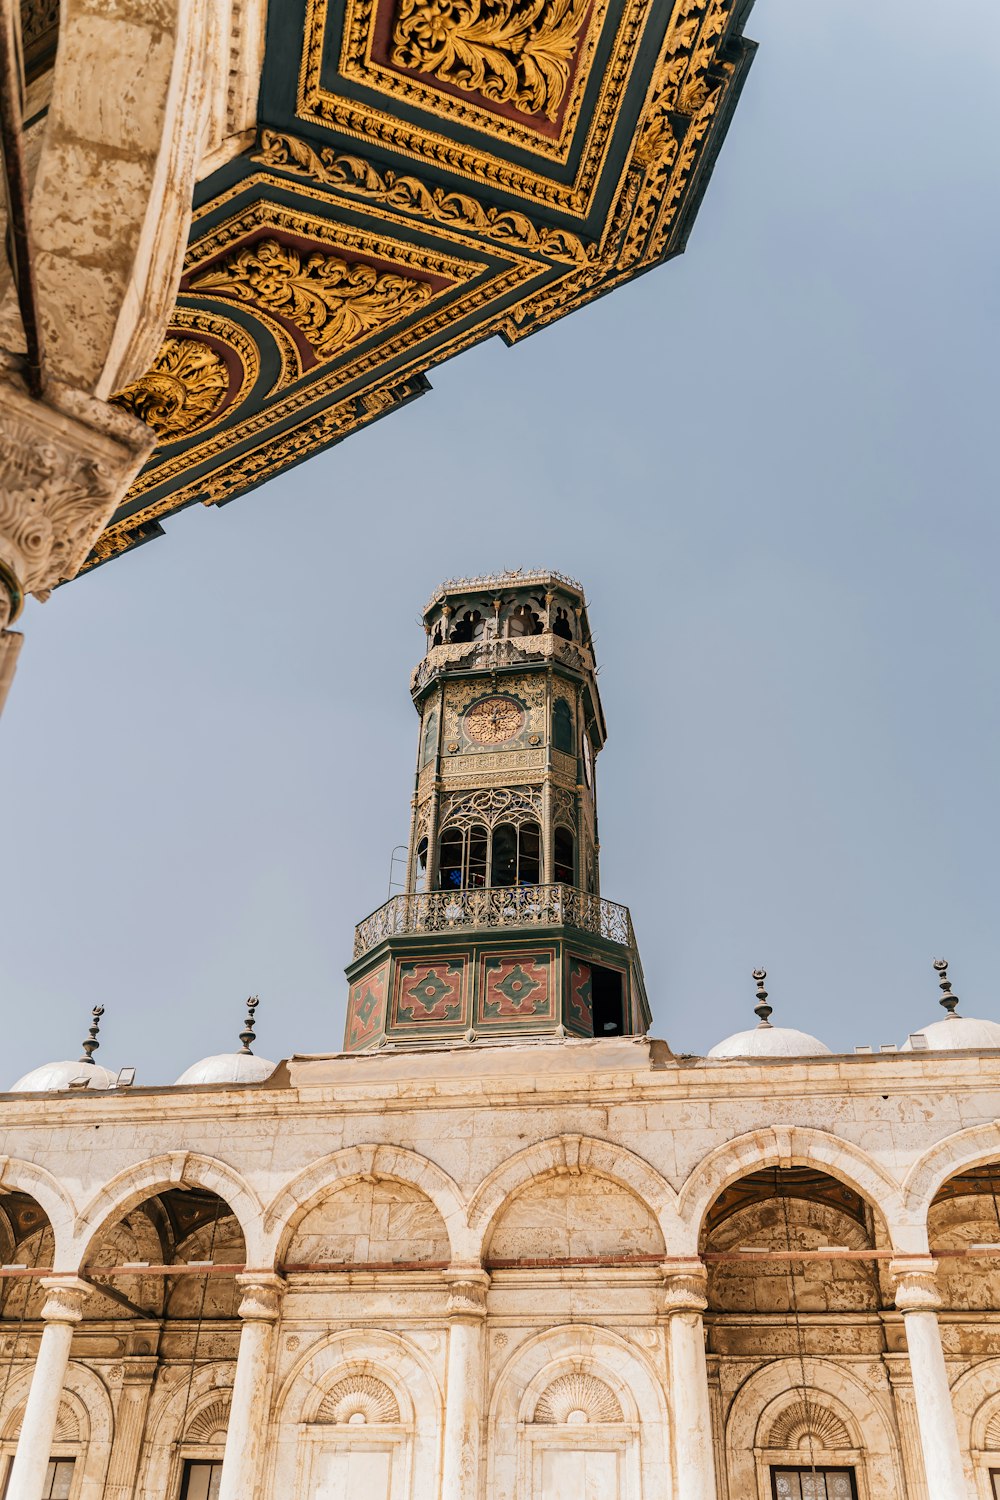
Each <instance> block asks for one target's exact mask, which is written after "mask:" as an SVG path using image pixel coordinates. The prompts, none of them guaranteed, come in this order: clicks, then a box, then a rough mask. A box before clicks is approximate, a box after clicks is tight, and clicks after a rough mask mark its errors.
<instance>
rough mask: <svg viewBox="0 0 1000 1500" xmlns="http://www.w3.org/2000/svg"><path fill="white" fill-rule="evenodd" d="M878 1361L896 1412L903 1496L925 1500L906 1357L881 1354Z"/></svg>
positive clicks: (918, 1431) (921, 1460)
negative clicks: (884, 1373) (886, 1372)
mask: <svg viewBox="0 0 1000 1500" xmlns="http://www.w3.org/2000/svg"><path fill="white" fill-rule="evenodd" d="M882 1358H883V1360H884V1362H885V1367H886V1370H887V1371H888V1373H889V1385H890V1388H891V1390H892V1402H893V1408H894V1410H895V1412H896V1427H897V1428H898V1431H899V1450H900V1453H901V1455H902V1461H903V1477H904V1479H905V1481H906V1494H907V1497H908V1500H928V1495H927V1481H926V1480H925V1478H924V1460H923V1455H922V1454H921V1452H920V1424H919V1422H918V1421H917V1408H916V1406H915V1404H914V1400H913V1379H912V1377H911V1375H910V1360H909V1356H908V1355H906V1354H884V1355H883V1356H882Z"/></svg>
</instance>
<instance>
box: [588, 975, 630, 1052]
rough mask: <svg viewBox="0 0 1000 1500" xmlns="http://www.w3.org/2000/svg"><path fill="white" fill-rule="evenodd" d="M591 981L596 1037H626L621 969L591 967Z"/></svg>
mask: <svg viewBox="0 0 1000 1500" xmlns="http://www.w3.org/2000/svg"><path fill="white" fill-rule="evenodd" d="M590 980H591V985H592V991H591V993H592V998H593V1004H594V1035H595V1036H624V1035H625V1005H624V997H623V994H622V988H623V987H622V973H621V970H620V969H602V968H599V967H598V966H597V965H596V964H594V965H593V966H592V967H591V974H590Z"/></svg>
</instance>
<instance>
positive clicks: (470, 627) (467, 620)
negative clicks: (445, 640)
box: [451, 609, 483, 641]
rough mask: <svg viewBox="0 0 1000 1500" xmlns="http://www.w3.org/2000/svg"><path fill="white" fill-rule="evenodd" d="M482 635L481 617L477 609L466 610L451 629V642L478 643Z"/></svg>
mask: <svg viewBox="0 0 1000 1500" xmlns="http://www.w3.org/2000/svg"><path fill="white" fill-rule="evenodd" d="M482 633H483V617H482V615H481V614H480V612H479V610H478V609H467V610H466V611H465V614H464V615H462V616H461V617H460V618H459V619H457V620H456V621H455V624H454V626H453V627H452V632H451V638H452V640H453V641H478V640H479V637H480V636H481V635H482Z"/></svg>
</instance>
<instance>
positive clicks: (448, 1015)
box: [390, 953, 469, 1031]
mask: <svg viewBox="0 0 1000 1500" xmlns="http://www.w3.org/2000/svg"><path fill="white" fill-rule="evenodd" d="M467 974H468V959H467V956H466V955H465V954H457V955H456V954H454V953H449V954H440V955H431V956H429V957H427V958H420V959H405V958H400V959H397V960H396V966H395V979H394V981H393V987H392V1010H391V1017H390V1027H391V1028H392V1029H393V1030H395V1029H396V1028H397V1027H401V1028H403V1027H411V1026H412V1027H420V1028H421V1029H423V1028H425V1027H426V1028H429V1029H430V1030H432V1031H434V1030H436V1029H437V1028H438V1027H446V1028H447V1029H448V1030H456V1031H464V1030H466V1029H467V1028H468V1026H469V1002H468V985H467Z"/></svg>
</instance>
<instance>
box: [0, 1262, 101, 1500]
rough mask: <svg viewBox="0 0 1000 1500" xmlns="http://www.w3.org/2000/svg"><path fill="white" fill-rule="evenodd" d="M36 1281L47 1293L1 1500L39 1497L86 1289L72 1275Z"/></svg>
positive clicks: (88, 1294)
mask: <svg viewBox="0 0 1000 1500" xmlns="http://www.w3.org/2000/svg"><path fill="white" fill-rule="evenodd" d="M42 1286H43V1287H44V1288H45V1291H46V1293H47V1294H48V1295H47V1296H46V1299H45V1303H44V1305H43V1307H42V1320H43V1322H44V1324H45V1327H44V1329H43V1331H42V1342H41V1344H40V1345H39V1349H38V1358H37V1359H36V1361H35V1370H34V1374H33V1375H32V1377H31V1389H30V1390H29V1392H28V1404H27V1406H26V1407H25V1410H24V1421H23V1422H22V1423H21V1435H20V1437H19V1438H18V1440H17V1452H16V1453H15V1454H14V1464H13V1467H12V1469H11V1471H10V1481H9V1483H8V1485H7V1491H6V1496H5V1500H41V1496H42V1491H43V1489H44V1488H45V1471H46V1469H47V1468H48V1465H49V1457H50V1455H51V1453H52V1440H53V1438H54V1437H55V1431H56V1422H57V1420H58V1417H59V1402H60V1401H61V1400H62V1393H63V1385H64V1383H65V1380H66V1366H67V1365H68V1364H69V1351H70V1345H71V1344H72V1342H73V1328H74V1326H75V1324H77V1323H79V1321H80V1319H81V1318H82V1316H83V1304H84V1302H85V1301H86V1300H87V1298H88V1297H89V1296H90V1293H91V1290H92V1288H91V1287H89V1286H88V1285H87V1283H86V1282H85V1281H81V1280H80V1279H79V1277H77V1276H44V1277H43V1278H42Z"/></svg>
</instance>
